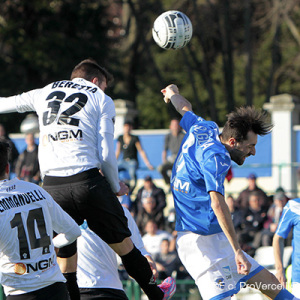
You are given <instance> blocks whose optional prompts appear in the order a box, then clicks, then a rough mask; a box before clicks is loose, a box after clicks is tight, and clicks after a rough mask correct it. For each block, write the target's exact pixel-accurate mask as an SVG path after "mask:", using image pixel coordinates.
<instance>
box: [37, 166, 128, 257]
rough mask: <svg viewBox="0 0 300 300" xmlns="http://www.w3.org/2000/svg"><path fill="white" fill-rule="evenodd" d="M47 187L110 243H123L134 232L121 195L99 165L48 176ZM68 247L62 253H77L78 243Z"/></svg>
mask: <svg viewBox="0 0 300 300" xmlns="http://www.w3.org/2000/svg"><path fill="white" fill-rule="evenodd" d="M43 188H44V189H45V190H46V191H47V192H48V193H49V194H50V195H51V196H52V197H53V199H54V200H55V201H56V202H57V203H58V204H59V205H60V206H61V207H62V208H63V209H64V210H65V211H66V212H67V213H68V214H69V215H70V216H71V217H72V218H73V219H74V220H75V221H76V222H77V224H78V225H81V224H82V223H83V221H84V220H87V223H88V226H89V228H90V229H91V230H93V231H94V232H95V233H96V234H97V235H99V237H100V238H101V239H102V240H103V241H105V242H106V243H107V244H115V243H120V242H122V241H123V240H124V239H125V238H126V237H129V236H131V232H130V230H129V229H128V222H127V218H126V216H125V214H124V211H123V208H122V205H121V204H120V201H119V199H118V198H117V196H116V195H115V194H114V192H113V191H112V189H111V187H110V185H109V183H108V181H107V180H106V179H105V177H103V176H102V175H101V174H100V173H99V171H98V170H97V169H90V170H88V171H85V172H82V173H79V174H76V175H72V176H68V177H53V176H45V178H44V185H43ZM75 245H76V243H75ZM74 247H75V252H74ZM64 248H65V249H64ZM64 248H61V249H60V251H59V253H58V256H59V257H70V256H72V255H74V254H75V253H76V246H74V245H73V247H72V246H67V247H64Z"/></svg>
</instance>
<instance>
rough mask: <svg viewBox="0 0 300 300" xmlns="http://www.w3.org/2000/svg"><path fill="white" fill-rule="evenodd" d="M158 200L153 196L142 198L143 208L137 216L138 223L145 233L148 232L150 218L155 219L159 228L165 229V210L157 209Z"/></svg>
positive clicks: (141, 231)
mask: <svg viewBox="0 0 300 300" xmlns="http://www.w3.org/2000/svg"><path fill="white" fill-rule="evenodd" d="M155 208H156V201H155V199H154V198H153V197H151V196H150V197H146V198H143V199H142V208H141V209H140V210H139V211H138V214H137V216H136V224H137V225H138V228H139V230H140V233H141V234H142V235H143V234H145V233H146V231H145V227H146V224H147V222H148V221H149V220H153V221H155V223H156V225H157V228H158V229H162V230H163V229H164V225H165V217H164V213H163V210H159V211H158V210H156V209H155Z"/></svg>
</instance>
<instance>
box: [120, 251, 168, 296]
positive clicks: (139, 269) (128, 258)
mask: <svg viewBox="0 0 300 300" xmlns="http://www.w3.org/2000/svg"><path fill="white" fill-rule="evenodd" d="M121 259H122V262H123V265H124V267H125V269H126V271H127V273H128V274H129V275H130V276H131V277H132V278H134V279H135V280H136V282H137V283H138V284H139V286H140V287H141V288H142V290H143V291H144V292H145V294H146V295H147V296H148V298H149V299H150V300H160V299H163V297H164V293H163V292H162V291H161V289H160V288H159V287H158V286H157V285H156V283H155V281H154V279H153V273H152V270H151V268H150V265H149V263H148V261H147V259H146V258H145V257H144V256H143V255H142V254H141V252H140V251H139V250H138V249H137V248H136V247H134V248H133V249H132V250H131V251H130V252H129V253H128V254H126V255H123V256H121Z"/></svg>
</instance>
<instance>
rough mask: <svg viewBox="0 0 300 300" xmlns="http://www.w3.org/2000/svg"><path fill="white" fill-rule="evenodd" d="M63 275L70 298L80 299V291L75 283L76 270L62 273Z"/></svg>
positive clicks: (72, 299) (73, 299)
mask: <svg viewBox="0 0 300 300" xmlns="http://www.w3.org/2000/svg"><path fill="white" fill-rule="evenodd" d="M63 275H64V276H65V278H66V279H67V282H66V284H67V289H68V292H69V295H70V298H71V300H80V293H79V288H78V285H77V277H76V272H72V273H63Z"/></svg>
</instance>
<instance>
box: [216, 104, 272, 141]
mask: <svg viewBox="0 0 300 300" xmlns="http://www.w3.org/2000/svg"><path fill="white" fill-rule="evenodd" d="M267 117H268V115H267V113H266V112H265V111H261V110H257V109H255V108H254V107H253V106H243V107H240V108H237V109H236V110H235V111H233V112H231V113H230V114H228V115H227V122H226V123H225V125H224V128H223V131H222V134H221V135H222V138H223V140H225V141H228V140H229V139H230V138H232V137H233V138H235V139H236V141H237V142H242V141H244V140H246V139H247V134H248V132H249V131H253V132H254V133H255V134H258V135H262V136H263V135H266V134H268V133H270V131H271V130H272V128H273V124H271V123H268V122H267Z"/></svg>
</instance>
